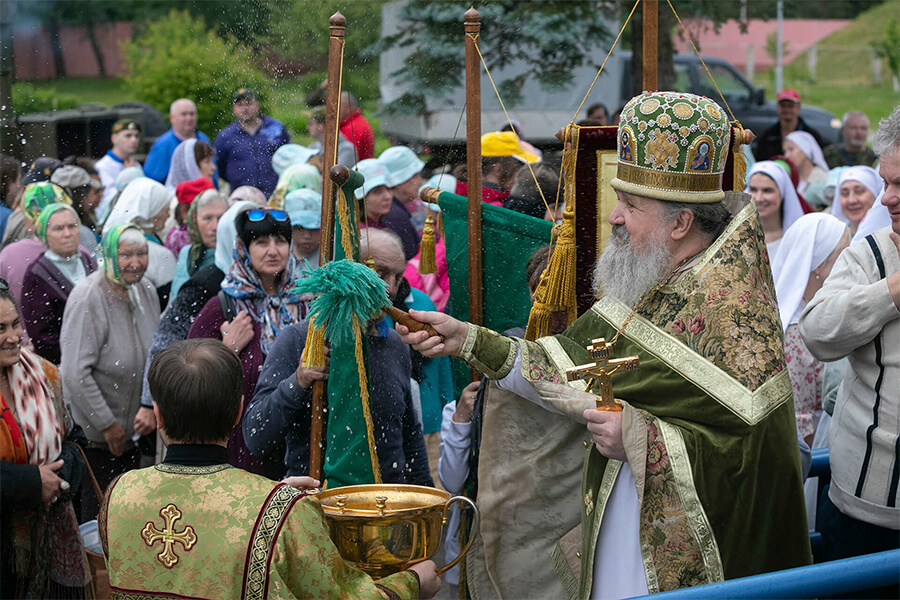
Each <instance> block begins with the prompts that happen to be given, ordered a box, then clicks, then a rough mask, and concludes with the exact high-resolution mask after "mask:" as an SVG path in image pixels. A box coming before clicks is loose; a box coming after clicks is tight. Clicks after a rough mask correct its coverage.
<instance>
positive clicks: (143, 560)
mask: <svg viewBox="0 0 900 600" xmlns="http://www.w3.org/2000/svg"><path fill="white" fill-rule="evenodd" d="M170 448H171V447H170ZM99 525H100V536H101V540H102V543H103V549H104V551H105V554H106V557H107V565H108V569H109V578H110V583H111V586H112V597H113V599H147V600H150V599H151V598H173V599H174V598H178V599H183V598H221V599H223V600H224V599H228V600H231V599H238V598H252V599H262V598H316V599H318V598H373V599H379V600H381V599H383V598H389V599H392V600H393V599H395V598H418V596H419V583H418V578H417V577H416V575H415V574H414V573H412V572H410V571H402V572H400V573H397V574H394V575H391V576H389V577H385V578H384V579H381V580H379V581H378V583H377V584H376V583H375V582H373V581H372V579H371V578H370V577H369V576H368V575H366V574H365V573H363V572H362V571H359V570H357V569H355V568H353V567H351V566H350V565H349V564H347V563H346V562H344V561H343V560H342V559H341V557H340V555H338V552H337V549H336V548H335V547H334V544H333V543H332V542H331V538H330V537H329V535H328V527H327V525H326V523H325V517H324V514H323V512H322V507H321V505H320V504H319V502H318V500H317V499H316V498H315V497H314V496H305V495H304V494H302V493H300V492H298V491H297V490H295V489H294V488H292V487H290V486H288V485H286V484H280V483H276V482H274V481H271V480H269V479H266V478H264V477H260V476H258V475H253V474H251V473H248V472H246V471H243V470H240V469H235V468H233V467H231V466H230V465H227V464H222V465H212V466H199V467H198V466H183V465H176V464H167V463H163V464H160V465H157V466H155V467H150V468H147V469H140V470H135V471H130V472H128V473H125V474H124V475H122V476H121V477H119V478H118V479H117V480H115V481H114V482H113V484H112V485H110V487H109V489H108V491H107V494H106V498H105V500H104V502H103V505H102V507H101V509H100V516H99ZM167 532H168V533H169V534H171V535H172V537H171V538H170V539H173V540H174V541H173V542H171V544H167V543H166V542H165V539H164V535H165V534H166V533H167Z"/></svg>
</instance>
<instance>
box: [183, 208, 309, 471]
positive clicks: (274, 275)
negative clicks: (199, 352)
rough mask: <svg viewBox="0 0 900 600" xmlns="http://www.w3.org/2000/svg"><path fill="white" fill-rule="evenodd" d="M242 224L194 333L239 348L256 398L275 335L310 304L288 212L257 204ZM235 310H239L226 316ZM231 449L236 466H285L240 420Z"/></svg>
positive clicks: (248, 389) (249, 393)
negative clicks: (266, 456)
mask: <svg viewBox="0 0 900 600" xmlns="http://www.w3.org/2000/svg"><path fill="white" fill-rule="evenodd" d="M236 229H237V240H235V245H234V262H233V263H232V265H231V268H230V270H229V272H228V274H227V275H226V277H225V280H224V281H223V282H222V292H223V293H221V294H219V295H217V296H215V297H213V298H212V299H211V300H210V301H209V302H207V304H206V306H204V307H203V310H202V311H200V314H199V315H198V316H197V319H196V320H195V321H194V324H193V325H192V326H191V330H190V333H189V334H188V338H213V339H220V340H222V341H223V342H224V343H225V345H226V346H228V347H229V348H232V349H233V350H234V351H235V352H237V353H238V356H239V357H240V359H241V363H242V365H243V367H244V383H243V386H244V398H253V393H254V390H255V389H256V382H257V380H258V378H259V371H260V369H261V368H262V365H263V362H264V361H265V357H266V354H268V351H269V347H270V346H271V344H272V342H273V341H274V340H275V336H276V335H277V334H278V332H279V331H281V330H282V329H283V328H284V327H287V326H288V325H291V324H292V323H297V322H299V321H302V320H303V319H305V318H306V311H307V306H306V302H304V301H301V299H300V295H299V294H297V293H296V292H293V291H292V288H293V287H294V280H295V279H296V278H297V277H298V274H299V270H298V269H297V259H296V257H295V256H294V254H293V252H292V251H291V222H290V221H289V220H288V217H287V214H285V213H284V211H281V210H272V209H253V210H250V211H247V212H243V213H240V214H239V215H238V216H237V221H236ZM229 313H232V314H234V316H233V317H232V316H226V315H228V314H229ZM245 408H246V407H245ZM228 451H229V454H230V456H231V464H232V465H234V466H236V467H239V468H242V469H245V470H248V471H250V472H253V473H257V474H263V475H268V476H270V477H279V476H280V475H281V474H282V473H283V472H284V464H283V460H281V461H278V463H279V464H268V465H267V464H265V463H264V461H263V460H262V459H259V458H255V457H252V456H251V455H250V451H249V450H248V449H247V446H246V444H245V443H244V437H243V433H242V432H241V424H240V423H238V424H237V426H236V427H235V428H234V430H233V431H232V434H231V437H230V438H229V441H228Z"/></svg>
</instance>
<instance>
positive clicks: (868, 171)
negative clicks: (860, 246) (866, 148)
mask: <svg viewBox="0 0 900 600" xmlns="http://www.w3.org/2000/svg"><path fill="white" fill-rule="evenodd" d="M845 181H858V182H860V183H861V184H863V185H864V186H865V188H866V189H867V190H869V191H870V192H872V195H873V196H875V203H874V204H872V207H874V206H875V205H876V204H881V203H880V202H879V201H878V198H881V190H882V188H883V187H884V186H883V182H882V180H881V177H879V175H878V172H877V171H875V169H873V168H872V167H866V166H858V167H846V168H844V170H843V171H841V176H840V177H838V182H837V186H835V188H834V201H833V202H832V203H831V214H832V215H834V216H835V217H837V218H838V219H840V220H841V221H843V222H844V223H847V224H849V223H850V221H849V219H847V216H846V215H844V209H843V207H842V206H841V186H842V185H844V182H845ZM866 217H868V214H866ZM863 220H865V217H863Z"/></svg>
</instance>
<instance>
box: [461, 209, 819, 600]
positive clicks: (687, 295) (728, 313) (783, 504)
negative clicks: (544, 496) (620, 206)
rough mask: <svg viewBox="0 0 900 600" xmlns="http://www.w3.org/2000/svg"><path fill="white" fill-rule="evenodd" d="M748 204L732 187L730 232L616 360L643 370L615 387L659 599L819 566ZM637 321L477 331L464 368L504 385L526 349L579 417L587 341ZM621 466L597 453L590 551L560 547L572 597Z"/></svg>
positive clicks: (587, 499)
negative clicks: (531, 334)
mask: <svg viewBox="0 0 900 600" xmlns="http://www.w3.org/2000/svg"><path fill="white" fill-rule="evenodd" d="M747 198H749V197H748V196H746V195H745V194H740V193H731V192H729V193H728V196H727V197H726V202H729V203H733V204H737V206H736V207H735V211H736V212H737V214H736V216H735V217H734V219H733V220H732V222H731V223H730V225H729V226H728V228H727V229H726V230H725V232H724V233H723V234H722V235H721V236H720V237H719V238H718V239H717V240H716V241H714V242H713V243H712V245H711V246H709V247H708V248H707V249H706V250H705V251H704V252H703V253H702V254H701V255H699V256H698V257H696V258H695V259H694V260H693V261H692V262H691V263H689V268H687V269H686V270H685V271H684V272H683V273H682V274H681V276H680V277H678V278H677V279H675V280H674V282H673V283H671V284H669V285H667V286H665V287H663V288H662V289H661V290H660V291H659V292H658V293H657V294H655V295H654V296H653V297H652V298H651V299H650V300H649V301H648V302H647V303H646V304H645V305H644V306H643V307H641V309H640V311H639V313H638V314H637V315H636V316H635V317H634V318H633V319H632V321H631V322H630V324H628V326H627V327H626V328H625V329H624V331H623V333H622V335H621V337H620V338H619V340H618V342H617V343H616V345H615V347H614V349H613V353H612V355H613V357H625V356H632V355H637V356H639V357H640V368H639V369H637V370H634V371H624V372H621V373H616V374H615V375H613V378H612V382H613V388H614V392H615V396H616V398H619V399H621V400H622V401H623V404H624V412H623V419H622V430H623V442H624V446H625V451H626V454H627V457H628V463H629V466H630V468H631V471H632V474H633V475H634V480H635V485H636V491H637V497H638V502H639V504H640V530H639V536H640V544H641V555H642V560H643V565H644V574H645V577H646V581H647V589H648V590H649V591H650V592H651V593H654V592H660V591H668V590H672V589H677V588H681V587H688V586H693V585H700V584H704V583H711V582H715V581H721V580H723V579H732V578H736V577H743V576H747V575H753V574H757V573H764V572H769V571H776V570H780V569H787V568H791V567H797V566H802V565H807V564H810V562H811V556H810V548H809V533H808V531H807V528H806V516H805V507H804V500H803V490H802V475H801V472H800V457H799V452H798V444H797V434H796V425H795V421H794V407H793V401H792V392H791V384H790V380H789V379H788V373H787V369H786V368H785V362H784V352H783V340H782V335H781V324H780V321H779V317H778V309H777V305H776V303H775V296H774V285H773V283H772V276H771V271H770V268H769V264H768V255H767V253H766V252H765V237H764V235H763V231H762V227H761V225H760V222H759V216H758V214H757V212H756V207H755V205H754V204H753V203H752V202H750V203H749V204H747ZM630 313H631V309H630V308H629V307H627V306H625V305H624V304H622V303H621V302H618V301H616V300H612V299H608V298H603V299H601V300H600V301H598V302H597V303H596V304H595V305H594V306H593V307H592V308H591V310H589V311H587V312H586V313H585V314H583V315H582V316H581V317H580V318H579V319H578V320H577V321H576V322H575V323H573V324H572V326H571V327H569V329H567V330H566V331H565V332H564V333H563V334H561V335H557V336H552V337H546V338H541V339H539V340H537V341H536V342H525V341H523V340H518V345H517V344H516V343H515V342H513V341H512V340H510V339H509V338H505V337H503V336H498V335H496V334H494V333H493V332H490V331H488V330H485V329H482V328H478V327H473V326H470V327H469V333H468V336H467V339H466V342H465V344H464V346H463V351H462V358H464V359H465V360H466V361H467V362H469V364H471V365H472V366H474V367H476V368H478V369H479V370H481V371H482V372H484V373H485V374H486V375H488V376H489V377H491V378H494V379H500V378H503V377H505V376H507V375H508V374H509V373H510V371H511V369H512V367H513V365H514V364H515V360H516V356H517V351H518V350H517V348H518V349H520V350H521V366H522V371H521V375H522V377H523V378H525V379H526V380H527V381H529V382H530V383H531V385H532V387H533V388H534V390H535V391H536V392H537V393H538V395H539V396H540V397H541V399H542V400H544V401H545V402H548V403H549V404H551V405H552V406H554V407H555V408H557V409H558V410H560V411H561V412H563V413H565V414H569V415H570V416H571V417H572V418H579V417H580V411H579V412H578V413H577V414H575V411H573V410H572V407H571V404H573V403H567V390H579V391H583V390H584V389H585V387H586V382H584V381H573V382H570V383H567V382H566V375H565V370H566V369H567V368H569V367H572V366H575V365H579V364H584V363H588V362H590V358H589V356H588V353H587V351H586V350H585V346H587V345H588V344H590V343H591V340H592V339H594V338H606V340H607V341H610V340H611V339H612V338H613V337H614V336H615V334H616V332H617V331H618V330H619V328H620V327H621V326H622V324H623V323H624V322H625V321H626V319H627V318H628V316H629V314H630ZM575 396H580V395H579V394H575ZM620 467H621V463H620V462H619V461H616V460H609V459H607V458H605V457H603V456H602V455H601V454H600V453H599V452H598V451H597V450H596V448H595V446H594V445H593V444H592V445H591V446H590V448H589V450H588V452H587V457H586V462H585V466H584V474H583V482H582V485H583V489H582V498H581V503H582V526H581V527H582V531H581V533H580V537H581V540H580V548H579V551H578V552H577V553H576V552H574V551H572V552H569V553H566V551H565V547H564V544H561V545H560V547H558V549H557V552H556V554H555V555H554V562H555V563H556V564H557V566H558V567H559V569H558V570H559V571H560V576H561V577H562V578H563V582H564V585H565V587H566V589H567V591H568V592H569V593H570V595H572V596H577V597H581V598H587V597H590V594H591V586H592V581H591V579H592V574H593V565H594V560H595V557H594V551H595V548H596V543H597V536H598V533H599V530H600V523H601V520H602V519H603V515H604V510H605V506H606V502H607V500H608V498H609V494H610V492H611V490H612V486H613V484H614V483H615V480H616V476H617V474H618V472H619V470H620ZM611 526H615V524H614V523H612V524H611ZM574 535H575V536H578V535H579V534H578V533H574ZM566 537H567V538H569V537H570V536H566ZM563 541H565V540H563ZM597 559H598V560H607V561H616V560H617V556H608V557H597ZM579 561H580V568H579V565H578V563H579ZM573 563H574V564H573ZM569 567H573V568H569ZM579 571H580V573H579Z"/></svg>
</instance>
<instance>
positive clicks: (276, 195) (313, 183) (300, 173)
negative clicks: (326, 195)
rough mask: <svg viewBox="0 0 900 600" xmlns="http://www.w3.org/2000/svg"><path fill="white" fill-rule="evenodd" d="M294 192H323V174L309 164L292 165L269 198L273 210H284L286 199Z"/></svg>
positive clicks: (282, 175) (280, 178)
mask: <svg viewBox="0 0 900 600" xmlns="http://www.w3.org/2000/svg"><path fill="white" fill-rule="evenodd" d="M294 190H313V191H315V192H321V191H322V174H321V173H319V170H318V169H317V168H315V167H314V166H312V165H311V164H309V163H301V164H298V165H291V166H290V167H288V168H287V169H285V171H284V173H282V174H281V177H279V178H278V185H277V186H276V187H275V191H274V192H273V193H272V197H271V198H269V206H270V207H272V208H278V209H282V208H284V197H285V196H287V195H288V194H289V193H290V192H293V191H294Z"/></svg>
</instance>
